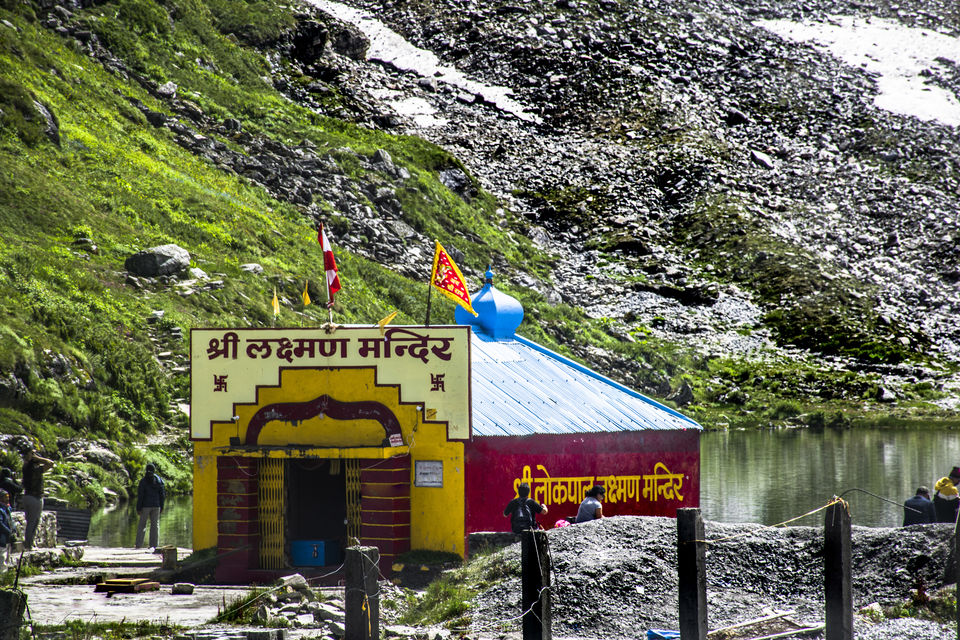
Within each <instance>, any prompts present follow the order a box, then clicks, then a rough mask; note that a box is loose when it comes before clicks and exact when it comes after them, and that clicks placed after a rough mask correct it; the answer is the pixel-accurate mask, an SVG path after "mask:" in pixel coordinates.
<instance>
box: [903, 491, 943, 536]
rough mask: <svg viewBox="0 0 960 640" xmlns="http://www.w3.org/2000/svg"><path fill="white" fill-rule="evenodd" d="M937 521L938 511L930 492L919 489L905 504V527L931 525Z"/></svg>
mask: <svg viewBox="0 0 960 640" xmlns="http://www.w3.org/2000/svg"><path fill="white" fill-rule="evenodd" d="M936 521H937V511H936V509H934V507H933V502H932V501H931V500H930V490H929V489H927V488H926V487H919V488H918V489H917V493H916V495H915V496H913V497H912V498H907V500H906V502H904V503H903V526H905V527H909V526H910V525H912V524H931V523H934V522H936Z"/></svg>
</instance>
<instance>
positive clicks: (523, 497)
mask: <svg viewBox="0 0 960 640" xmlns="http://www.w3.org/2000/svg"><path fill="white" fill-rule="evenodd" d="M546 512H547V505H545V504H540V503H539V502H537V501H536V500H534V499H533V498H531V497H530V485H529V484H527V483H526V482H521V483H520V486H519V487H517V497H516V498H514V499H513V500H511V501H510V502H508V503H507V507H506V508H505V509H504V510H503V515H504V516H508V517H509V518H510V529H511V530H512V531H513V532H514V533H520V532H522V531H529V530H530V529H536V528H537V514H538V513H546Z"/></svg>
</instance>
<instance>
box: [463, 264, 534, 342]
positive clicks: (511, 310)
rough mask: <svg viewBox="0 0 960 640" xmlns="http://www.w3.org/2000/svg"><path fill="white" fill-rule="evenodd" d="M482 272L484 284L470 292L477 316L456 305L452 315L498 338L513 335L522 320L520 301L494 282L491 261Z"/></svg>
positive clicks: (477, 329) (475, 329) (479, 330)
mask: <svg viewBox="0 0 960 640" xmlns="http://www.w3.org/2000/svg"><path fill="white" fill-rule="evenodd" d="M483 275H484V282H485V284H484V285H483V288H482V289H480V291H478V292H477V293H475V294H474V295H473V296H472V305H473V310H474V311H476V312H477V316H476V317H474V316H472V315H471V314H470V312H468V311H467V310H465V309H463V308H461V307H457V308H456V309H455V310H454V312H453V317H454V318H455V319H456V322H457V324H469V325H471V326H473V330H474V331H476V332H477V333H485V334H487V335H490V336H492V337H493V338H495V339H497V340H500V339H503V338H512V337H513V335H514V333H516V331H517V327H519V326H520V323H521V322H523V305H521V304H520V302H519V301H518V300H517V299H516V298H514V297H513V296H510V295H507V294H506V293H503V292H502V291H500V290H499V289H497V288H496V287H494V286H493V265H487V272H486V273H485V274H483Z"/></svg>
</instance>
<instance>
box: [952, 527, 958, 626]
mask: <svg viewBox="0 0 960 640" xmlns="http://www.w3.org/2000/svg"><path fill="white" fill-rule="evenodd" d="M958 529H960V525H954V528H953V579H954V580H955V581H956V587H955V588H956V590H957V592H956V596H955V597H956V598H957V603H958V606H957V640H960V530H958Z"/></svg>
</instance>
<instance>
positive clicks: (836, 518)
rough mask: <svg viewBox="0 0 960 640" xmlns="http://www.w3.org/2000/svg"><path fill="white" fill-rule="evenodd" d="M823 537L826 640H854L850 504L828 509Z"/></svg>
mask: <svg viewBox="0 0 960 640" xmlns="http://www.w3.org/2000/svg"><path fill="white" fill-rule="evenodd" d="M823 537H824V543H823V588H824V594H825V599H826V607H827V611H826V619H825V623H826V640H853V591H852V589H851V581H850V573H851V571H850V561H851V543H850V510H849V507H848V505H847V503H846V502H843V501H842V500H837V501H836V502H834V503H833V504H831V505H830V506H829V507H827V514H826V517H825V519H824V527H823Z"/></svg>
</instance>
